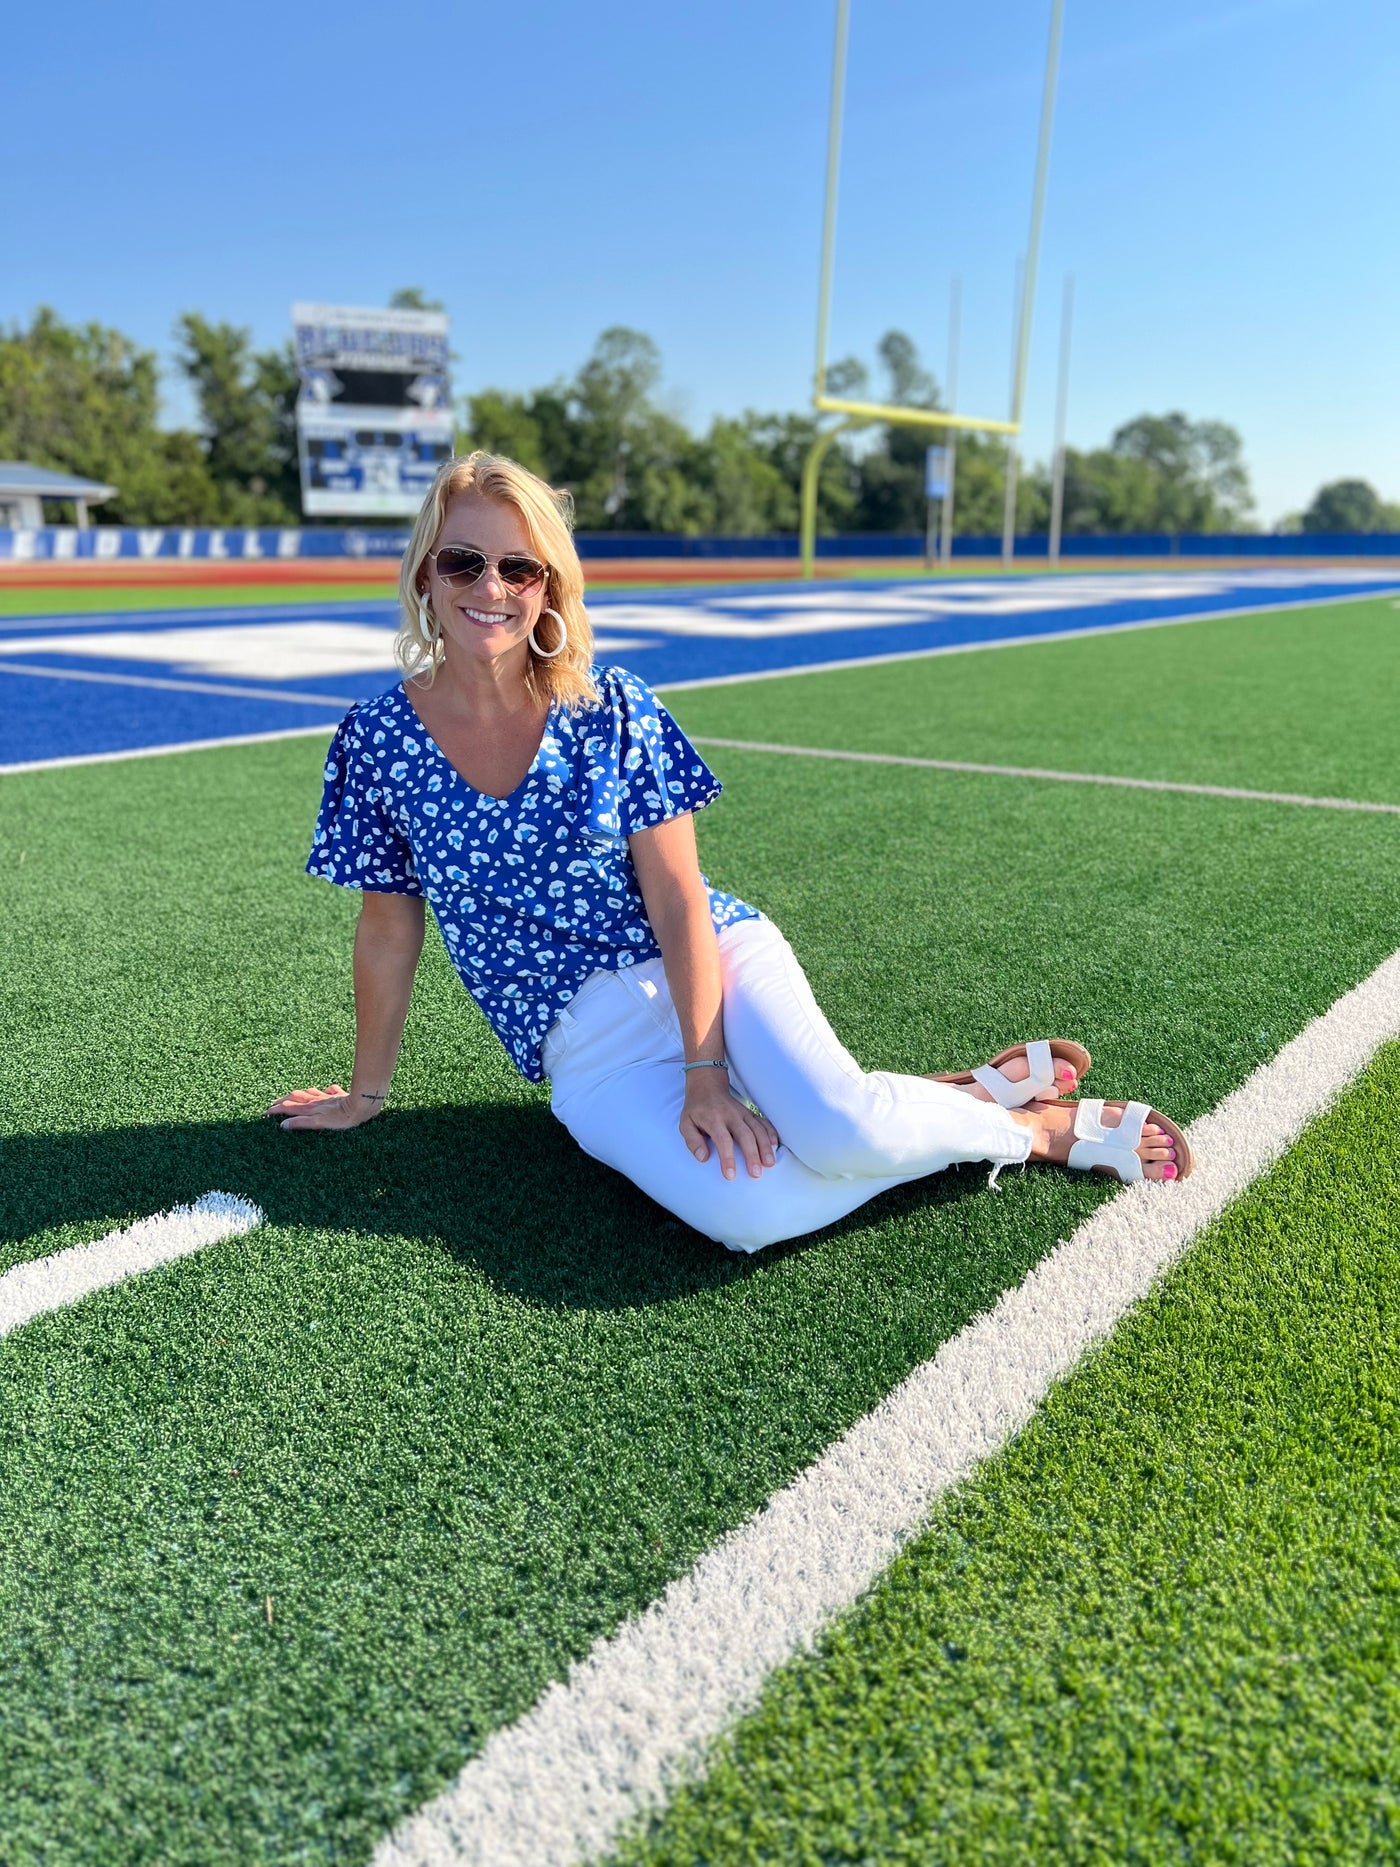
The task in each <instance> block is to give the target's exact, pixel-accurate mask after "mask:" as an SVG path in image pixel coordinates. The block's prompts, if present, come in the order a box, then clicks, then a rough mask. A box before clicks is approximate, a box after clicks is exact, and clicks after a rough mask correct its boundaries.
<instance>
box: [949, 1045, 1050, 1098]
mask: <svg viewBox="0 0 1400 1867" xmlns="http://www.w3.org/2000/svg"><path fill="white" fill-rule="evenodd" d="M998 1068H999V1069H1000V1070H1001V1073H1002V1075H1003V1076H1004V1077H1005V1078H1006V1080H1007V1081H1008V1082H1010V1083H1023V1082H1024V1081H1025V1080H1026V1078H1027V1077H1028V1076H1029V1075H1030V1073H1031V1066H1030V1063H1029V1061H1028V1060H1027V1059H1026V1058H1025V1057H1023V1056H1022V1057H1008V1058H1007V1059H1006V1061H1005V1063H1002V1064H999V1065H998ZM924 1080H925V1081H926V1082H930V1083H946V1082H947V1080H948V1078H947V1077H946V1076H939V1075H936V1074H934V1073H932V1072H930V1073H928V1074H927V1075H926V1076H925V1079H924ZM1055 1081H1056V1083H1057V1085H1058V1087H1059V1091H1060V1094H1061V1095H1062V1096H1072V1095H1073V1094H1074V1092H1075V1090H1076V1089H1078V1087H1079V1074H1078V1072H1077V1071H1076V1069H1075V1067H1074V1065H1073V1064H1072V1063H1068V1062H1066V1060H1065V1059H1064V1058H1063V1057H1056V1059H1055ZM952 1087H953V1088H954V1089H961V1090H962V1091H963V1092H964V1093H965V1094H966V1095H970V1096H974V1097H975V1098H976V1099H977V1101H979V1102H994V1101H995V1100H996V1097H995V1096H994V1095H993V1094H992V1093H991V1091H990V1090H989V1089H984V1088H983V1087H982V1085H981V1083H954V1084H953V1085H952Z"/></svg>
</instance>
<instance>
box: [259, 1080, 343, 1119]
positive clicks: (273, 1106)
mask: <svg viewBox="0 0 1400 1867" xmlns="http://www.w3.org/2000/svg"><path fill="white" fill-rule="evenodd" d="M344 1094H345V1091H344V1090H343V1089H342V1088H341V1086H340V1084H339V1083H332V1084H331V1086H330V1088H329V1089H293V1090H292V1091H291V1092H290V1094H288V1095H285V1096H279V1097H278V1098H277V1100H276V1101H275V1102H271V1103H269V1104H268V1106H267V1107H266V1108H265V1109H264V1110H263V1114H264V1115H285V1114H286V1113H287V1112H288V1111H289V1110H291V1109H303V1108H305V1107H306V1106H307V1104H308V1103H316V1102H325V1101H328V1100H333V1099H334V1098H335V1097H337V1096H339V1097H343V1096H344Z"/></svg>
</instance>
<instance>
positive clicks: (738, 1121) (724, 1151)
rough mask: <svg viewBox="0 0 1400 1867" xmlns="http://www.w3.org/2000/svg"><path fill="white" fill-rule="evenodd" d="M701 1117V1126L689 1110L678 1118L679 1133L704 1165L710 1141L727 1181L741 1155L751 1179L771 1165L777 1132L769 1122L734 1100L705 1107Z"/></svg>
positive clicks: (733, 1174)
mask: <svg viewBox="0 0 1400 1867" xmlns="http://www.w3.org/2000/svg"><path fill="white" fill-rule="evenodd" d="M704 1120H705V1125H704V1126H703V1127H702V1126H701V1124H700V1121H699V1120H698V1119H697V1118H696V1116H695V1115H694V1114H692V1113H691V1112H690V1111H689V1110H687V1112H686V1113H685V1114H684V1115H683V1116H682V1117H681V1133H682V1135H683V1136H684V1138H685V1143H686V1146H687V1147H688V1148H689V1149H690V1151H691V1153H692V1154H694V1156H695V1158H696V1160H698V1161H700V1162H701V1163H702V1164H703V1163H704V1162H705V1161H707V1160H708V1159H709V1158H710V1150H709V1143H710V1142H713V1143H714V1147H715V1152H716V1153H717V1154H718V1155H719V1165H720V1172H721V1173H722V1174H723V1175H724V1177H725V1179H726V1180H732V1179H733V1178H734V1177H735V1174H736V1173H737V1171H738V1160H739V1157H740V1156H742V1158H743V1162H744V1165H745V1167H746V1168H747V1170H748V1172H749V1174H750V1176H751V1177H752V1178H753V1179H757V1178H758V1176H759V1174H761V1173H762V1172H763V1169H764V1168H765V1167H771V1166H773V1164H774V1162H775V1160H776V1158H777V1156H776V1153H775V1151H774V1150H775V1149H776V1148H777V1145H778V1133H777V1130H776V1129H775V1128H774V1126H773V1124H772V1123H771V1122H769V1121H765V1120H763V1119H762V1118H760V1117H757V1116H754V1115H751V1114H750V1113H749V1111H748V1110H747V1109H746V1108H745V1107H744V1106H743V1104H742V1103H740V1102H738V1101H737V1100H736V1102H735V1104H734V1106H733V1108H732V1109H722V1110H721V1109H715V1110H710V1109H707V1110H705V1114H704Z"/></svg>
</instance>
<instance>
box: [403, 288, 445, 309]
mask: <svg viewBox="0 0 1400 1867" xmlns="http://www.w3.org/2000/svg"><path fill="white" fill-rule="evenodd" d="M389 309H390V310H391V311H445V310H446V306H445V305H444V304H443V302H442V300H441V299H440V298H427V297H425V296H424V293H423V288H422V286H421V285H400V286H399V287H397V289H396V290H394V291H392V292H390V294H389Z"/></svg>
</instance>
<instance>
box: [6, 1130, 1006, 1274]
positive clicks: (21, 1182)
mask: <svg viewBox="0 0 1400 1867" xmlns="http://www.w3.org/2000/svg"><path fill="white" fill-rule="evenodd" d="M4 1154H5V1174H4V1181H3V1190H0V1245H3V1244H5V1243H18V1242H21V1241H23V1240H24V1239H26V1238H32V1237H34V1236H35V1235H36V1234H37V1233H39V1232H42V1231H44V1230H46V1229H48V1228H49V1227H52V1226H59V1225H63V1226H72V1225H75V1224H81V1223H82V1222H83V1221H84V1220H91V1221H92V1222H93V1223H94V1226H107V1225H112V1224H123V1223H129V1222H130V1221H131V1220H133V1219H136V1218H141V1217H145V1216H146V1215H148V1214H150V1213H154V1212H159V1211H163V1210H166V1209H168V1208H169V1207H171V1206H174V1205H178V1204H181V1203H184V1202H188V1201H190V1200H194V1199H197V1198H199V1196H200V1195H201V1194H203V1193H206V1192H209V1191H210V1190H211V1189H214V1188H217V1189H219V1190H220V1191H223V1192H229V1193H237V1194H238V1195H240V1196H241V1197H242V1198H245V1199H252V1200H256V1202H257V1203H258V1205H260V1206H261V1207H262V1209H263V1211H264V1212H265V1213H266V1215H267V1217H268V1219H269V1221H271V1223H273V1224H274V1225H285V1226H310V1227H314V1228H315V1229H317V1230H320V1231H335V1232H359V1233H368V1234H389V1235H393V1236H404V1235H408V1236H410V1237H422V1238H433V1239H437V1240H438V1241H440V1243H441V1245H442V1247H443V1249H444V1250H445V1251H447V1252H448V1253H449V1254H450V1255H451V1256H452V1257H453V1258H455V1259H458V1260H462V1261H468V1262H470V1263H472V1264H474V1265H476V1266H477V1268H478V1269H479V1270H480V1271H481V1272H482V1273H483V1274H484V1275H485V1276H487V1277H489V1278H490V1279H491V1280H492V1281H493V1282H495V1283H497V1284H499V1285H501V1286H502V1287H503V1288H506V1289H509V1290H511V1291H512V1292H513V1293H515V1294H516V1295H518V1296H521V1297H523V1298H525V1299H526V1300H527V1301H529V1302H534V1303H538V1304H541V1305H548V1306H550V1307H555V1306H568V1307H579V1308H589V1309H612V1308H618V1307H622V1306H626V1305H633V1304H640V1303H659V1302H665V1301H667V1300H668V1299H670V1298H672V1297H677V1296H683V1295H686V1294H688V1293H690V1292H693V1291H696V1290H700V1289H713V1288H718V1287H722V1286H725V1285H728V1284H732V1283H736V1282H738V1281H740V1280H742V1279H744V1278H745V1277H748V1276H752V1275H754V1274H755V1273H756V1272H758V1271H760V1270H761V1269H762V1268H763V1267H764V1266H766V1265H771V1264H773V1263H774V1262H775V1261H777V1260H779V1259H781V1258H783V1257H786V1256H788V1255H790V1254H791V1253H792V1252H794V1251H801V1250H802V1249H804V1248H805V1247H806V1246H809V1245H810V1244H811V1243H812V1241H813V1240H814V1239H826V1238H839V1237H841V1236H843V1235H844V1234H845V1233H847V1232H851V1231H857V1230H860V1229H862V1228H863V1227H865V1226H867V1225H868V1224H870V1223H871V1221H872V1220H875V1221H877V1222H878V1221H879V1220H880V1219H883V1218H888V1217H892V1216H894V1215H895V1214H897V1213H902V1212H909V1211H919V1210H923V1209H926V1208H928V1207H932V1206H941V1205H946V1204H947V1203H949V1202H950V1201H952V1200H957V1199H961V1198H965V1197H967V1195H968V1194H969V1193H971V1192H972V1191H974V1189H976V1188H979V1187H980V1186H981V1185H982V1184H983V1182H984V1176H985V1169H983V1170H980V1171H979V1170H977V1169H965V1170H963V1171H959V1172H952V1173H945V1174H940V1175H937V1176H936V1177H934V1178H931V1179H928V1180H921V1181H918V1182H915V1183H912V1184H911V1185H909V1186H905V1187H896V1188H894V1189H892V1190H891V1191H889V1192H887V1193H883V1194H881V1195H879V1196H878V1198H877V1199H876V1200H874V1201H872V1202H871V1204H870V1205H869V1206H866V1207H863V1208H861V1209H860V1210H858V1211H856V1212H854V1213H852V1214H851V1215H850V1216H849V1217H848V1218H846V1219H843V1220H841V1221H840V1222H839V1223H838V1224H836V1225H832V1226H828V1227H827V1228H826V1229H825V1230H824V1231H822V1232H814V1233H812V1234H810V1235H809V1236H808V1237H807V1238H805V1239H800V1240H797V1241H796V1242H794V1243H792V1244H787V1245H775V1246H771V1247H770V1248H769V1249H768V1250H767V1251H764V1252H761V1253H759V1254H758V1255H757V1256H755V1257H745V1256H742V1255H737V1254H734V1253H731V1252H728V1251H725V1250H724V1249H723V1248H722V1247H721V1246H719V1245H715V1244H712V1243H711V1242H710V1241H709V1240H708V1239H704V1238H702V1237H701V1236H700V1235H699V1234H698V1233H697V1232H694V1231H692V1230H691V1229H690V1227H689V1226H686V1225H683V1224H681V1223H680V1221H679V1220H677V1219H674V1218H672V1216H671V1215H670V1214H669V1213H668V1212H666V1211H665V1210H664V1208H662V1207H660V1206H658V1205H656V1204H655V1203H654V1202H653V1201H652V1200H650V1199H648V1198H647V1196H646V1195H645V1194H644V1193H641V1192H639V1191H638V1190H637V1188H635V1187H633V1186H632V1185H631V1184H630V1183H629V1182H628V1181H626V1180H625V1179H623V1177H622V1176H621V1175H620V1174H617V1173H614V1172H613V1171H612V1170H611V1169H610V1168H608V1167H604V1166H602V1165H601V1164H600V1163H599V1162H597V1161H595V1160H592V1159H591V1158H590V1157H589V1156H588V1155H586V1154H583V1153H581V1152H580V1150H579V1149H578V1148H577V1147H576V1146H575V1144H574V1143H573V1141H571V1140H570V1138H569V1137H568V1135H567V1134H566V1133H565V1131H564V1130H563V1129H562V1128H561V1127H560V1126H559V1124H558V1123H557V1122H556V1121H555V1120H554V1118H553V1116H551V1115H550V1114H549V1113H548V1111H547V1110H546V1109H544V1108H499V1107H498V1108H495V1109H492V1110H491V1111H490V1116H489V1119H486V1118H485V1116H484V1111H482V1110H480V1109H474V1108H459V1109H452V1108H439V1109H420V1110H400V1111H396V1110H392V1109H390V1110H386V1112H385V1113H384V1114H383V1115H381V1116H379V1118H378V1119H377V1120H376V1121H374V1122H373V1123H370V1124H368V1125H367V1126H366V1127H364V1128H360V1129H356V1130H354V1131H353V1132H352V1133H350V1134H325V1135H315V1134H313V1135H296V1136H293V1135H287V1134H284V1133H283V1132H282V1131H281V1129H279V1128H278V1126H277V1125H276V1123H275V1122H273V1121H271V1120H254V1121H230V1122H212V1123H195V1122H189V1123H174V1122H166V1123H157V1124H154V1125H152V1126H150V1127H137V1128H113V1129H105V1130H101V1131H99V1132H97V1133H86V1134H84V1133H78V1134H55V1135H29V1136H23V1135H22V1136H17V1137H15V1138H13V1139H11V1140H7V1141H6V1143H5V1149H4ZM7 1257H8V1254H5V1255H4V1256H0V1269H3V1268H4V1266H5V1262H6V1259H7Z"/></svg>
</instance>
